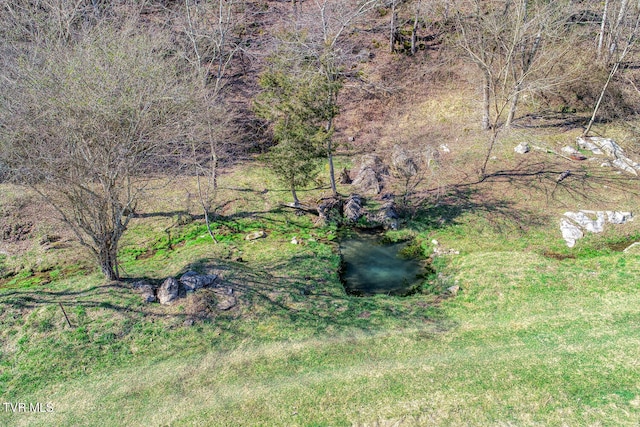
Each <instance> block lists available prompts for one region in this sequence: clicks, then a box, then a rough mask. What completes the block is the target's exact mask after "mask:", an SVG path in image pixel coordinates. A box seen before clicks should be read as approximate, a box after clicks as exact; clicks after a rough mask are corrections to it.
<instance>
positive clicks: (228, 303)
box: [216, 295, 238, 311]
mask: <svg viewBox="0 0 640 427" xmlns="http://www.w3.org/2000/svg"><path fill="white" fill-rule="evenodd" d="M237 304H238V300H237V299H236V297H234V296H232V295H226V296H225V297H223V298H221V299H220V302H218V304H217V305H216V308H217V309H218V310H221V311H226V310H230V309H232V308H233V307H235V306H236V305H237Z"/></svg>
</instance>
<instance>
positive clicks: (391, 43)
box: [389, 0, 398, 53]
mask: <svg viewBox="0 0 640 427" xmlns="http://www.w3.org/2000/svg"><path fill="white" fill-rule="evenodd" d="M396 19H397V14H396V0H392V2H391V23H390V25H389V26H390V29H389V52H391V53H394V52H395V51H396V48H395V44H396V39H397V38H398V35H397V33H398V30H397V28H396Z"/></svg>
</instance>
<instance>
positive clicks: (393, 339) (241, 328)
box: [0, 131, 640, 426]
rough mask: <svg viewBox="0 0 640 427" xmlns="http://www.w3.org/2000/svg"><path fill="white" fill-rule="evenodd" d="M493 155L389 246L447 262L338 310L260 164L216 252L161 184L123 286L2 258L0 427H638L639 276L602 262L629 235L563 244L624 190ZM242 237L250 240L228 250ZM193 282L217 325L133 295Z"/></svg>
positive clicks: (337, 288)
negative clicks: (403, 244)
mask: <svg viewBox="0 0 640 427" xmlns="http://www.w3.org/2000/svg"><path fill="white" fill-rule="evenodd" d="M521 132H523V131H521ZM511 138H512V140H509V139H505V141H510V143H511V142H514V143H515V142H517V141H518V140H520V138H521V135H519V134H516V135H515V136H514V135H511ZM540 138H541V139H543V137H540ZM543 142H544V141H543ZM548 143H549V144H555V143H553V142H548ZM541 144H542V142H541ZM476 148H477V149H478V150H480V151H481V150H482V149H483V145H482V143H481V141H480V142H477V147H476ZM556 148H557V147H556ZM452 149H453V150H455V149H456V147H455V146H453V145H452ZM496 154H497V155H498V156H499V157H500V158H501V159H506V160H504V164H500V165H493V166H491V169H490V171H493V174H492V175H490V176H489V177H487V178H486V179H485V180H483V181H479V182H473V180H467V181H466V183H465V181H464V180H462V179H460V180H459V181H455V179H458V178H460V176H457V178H456V170H459V169H461V168H462V167H463V166H465V165H466V162H467V161H468V159H469V158H475V159H477V158H479V156H478V155H477V153H475V154H474V153H471V154H469V153H466V152H463V153H462V154H461V155H460V157H459V158H458V160H456V161H455V162H458V163H455V162H454V164H453V165H452V168H450V169H448V170H446V171H443V173H442V174H441V175H442V176H443V177H445V178H446V179H447V180H452V182H460V181H462V182H463V183H462V184H459V185H457V186H449V187H446V188H443V189H442V192H441V196H440V198H438V199H437V200H427V201H426V202H424V203H423V204H422V205H421V206H420V208H419V209H417V210H415V211H413V212H410V215H409V216H408V219H407V221H406V222H405V223H404V228H403V230H401V231H399V232H395V234H394V233H390V235H389V237H390V238H391V239H394V238H398V237H399V236H400V237H406V236H413V238H415V240H416V242H417V243H418V244H419V245H420V247H421V248H422V250H423V251H424V254H425V255H428V254H430V253H431V252H433V247H434V245H433V243H432V240H434V239H435V240H437V241H438V242H439V244H440V245H441V246H442V247H444V248H447V249H452V250H454V251H455V252H456V253H455V254H453V255H446V256H441V257H438V258H436V260H435V261H434V267H435V268H436V271H437V275H436V276H434V277H431V278H430V279H429V280H428V281H427V282H425V286H424V289H425V292H423V293H418V294H415V295H412V296H409V297H404V298H402V297H389V296H383V295H379V296H375V297H366V298H359V297H355V296H350V295H347V294H346V293H345V292H344V289H343V287H342V284H341V283H340V280H339V274H338V272H339V267H340V257H339V255H338V254H337V253H336V243H335V242H336V239H337V236H338V230H337V229H336V228H335V227H325V228H319V227H315V226H314V225H313V217H312V216H310V215H305V216H297V215H295V213H294V212H292V211H291V210H290V209H287V208H283V207H282V206H281V205H282V203H284V202H287V201H288V193H287V192H286V191H281V190H279V189H278V186H277V184H276V183H275V182H274V181H273V177H272V176H271V175H270V174H269V173H267V172H266V171H265V170H264V169H263V168H261V167H257V166H255V167H254V166H251V167H250V168H243V169H237V170H234V171H228V172H227V173H226V174H225V176H224V180H223V183H222V184H221V190H220V193H219V200H220V201H221V202H220V206H219V208H218V213H219V214H220V217H219V218H217V220H216V221H215V223H214V229H215V234H216V237H217V240H218V243H217V244H216V243H214V242H212V240H211V238H210V237H209V235H208V234H207V232H206V229H205V227H204V226H203V224H202V221H201V220H199V219H198V218H197V215H198V214H199V212H198V210H197V204H194V203H193V198H192V196H193V183H192V182H190V181H189V179H187V178H185V179H184V180H183V181H174V182H173V183H172V184H171V186H169V187H159V190H157V193H155V194H153V195H152V197H150V199H149V200H151V201H150V202H148V204H146V205H143V206H142V209H141V214H142V215H141V216H140V217H139V218H136V219H135V220H133V222H132V225H131V227H130V229H129V230H128V231H127V233H126V235H125V237H124V238H123V242H122V247H121V253H120V261H121V267H122V269H123V272H124V276H125V277H126V278H127V280H125V281H123V282H121V283H105V282H104V280H103V279H102V277H101V276H100V275H99V274H97V273H95V272H94V270H92V268H91V267H90V264H88V262H87V260H86V259H83V258H82V257H81V256H79V255H78V253H79V252H78V248H77V247H75V246H73V245H70V246H64V245H61V246H60V247H59V248H57V249H54V250H44V249H42V248H39V246H38V243H37V242H34V243H33V244H32V245H31V246H30V247H26V249H25V252H24V253H25V254H26V256H25V257H24V258H21V257H20V256H17V255H10V254H9V255H4V256H2V257H1V258H0V269H2V270H7V271H9V270H13V271H14V272H16V273H17V274H14V275H8V274H5V273H3V274H4V275H5V277H4V279H2V281H1V282H0V340H1V341H0V344H1V347H0V396H2V399H3V401H2V402H0V404H3V406H0V425H16V426H21V425H42V426H51V425H61V426H62V425H65V426H66V425H68V426H76V425H77V426H90V425H95V426H104V425H107V426H111V425H114V426H117V425H127V426H150V425H172V426H173V425H175V426H181V425H185V426H187V425H198V426H200V425H212V426H218V425H219V426H240V425H242V426H244V425H265V426H270V425H282V426H294V425H301V426H325V425H326V426H343V425H344V426H349V425H363V426H364V425H371V426H397V425H437V426H440V425H452V426H459V425H518V426H520V425H611V426H619V425H638V424H639V423H640V367H639V366H640V356H639V355H640V338H639V336H640V292H639V290H640V289H639V288H640V257H639V256H638V255H633V254H631V253H623V252H621V251H620V250H619V247H621V245H622V246H624V243H626V242H633V241H638V240H640V223H638V222H637V221H636V222H635V223H631V224H627V225H624V226H615V227H614V226H611V227H607V230H606V231H605V233H603V234H602V235H597V236H596V235H590V236H587V237H585V238H584V239H582V240H580V241H579V242H578V244H577V245H576V247H575V248H573V249H569V248H567V247H566V245H565V243H564V241H563V240H562V239H561V238H560V231H559V219H560V216H561V215H562V213H563V212H564V211H566V210H576V209H585V208H586V209H608V208H610V207H612V206H613V207H615V208H616V209H620V210H633V209H634V208H635V206H637V191H636V188H637V181H632V180H626V179H624V177H614V178H615V179H614V178H608V177H607V176H605V175H604V174H603V173H601V172H599V169H597V167H592V168H589V167H584V168H583V169H579V170H576V172H575V176H576V178H575V179H572V180H567V182H566V183H563V184H562V185H558V184H557V183H556V181H555V177H556V175H557V171H562V170H564V169H565V168H566V165H563V164H562V159H558V158H557V157H553V156H551V155H548V154H545V153H539V152H536V153H532V154H531V157H529V158H528V159H529V162H528V163H527V164H523V163H522V161H521V160H520V159H518V158H514V157H513V152H512V147H511V146H510V145H505V146H504V147H503V146H499V147H497V149H496ZM348 162H349V160H348V159H346V158H345V159H338V163H339V164H340V165H342V164H345V165H346V164H348ZM539 164H542V166H539V168H538V166H537V165H539ZM536 168H538V169H536ZM540 168H541V169H540ZM445 178H442V179H445ZM543 178H544V179H543ZM8 189H9V187H7V188H6V189H5V190H7V191H5V194H4V197H5V198H10V197H14V195H12V194H14V193H15V192H16V191H17V190H15V188H12V189H11V192H10V191H8ZM340 190H341V192H343V193H345V194H346V193H348V192H349V189H348V188H346V187H342V188H341V189H340ZM327 193H328V190H327V186H326V182H320V183H318V188H316V189H307V190H305V191H301V192H300V196H301V198H302V199H304V200H307V201H313V200H317V199H318V198H320V197H322V196H324V195H327ZM16 197H17V196H16ZM184 212H189V213H190V214H191V215H192V216H194V217H195V218H194V219H193V221H185V222H181V221H180V215H182V214H183V213H184ZM256 230H264V231H265V232H266V233H267V237H266V238H263V239H258V240H255V241H247V240H245V238H244V237H245V235H246V234H247V233H250V232H252V231H256ZM293 237H296V238H297V239H298V240H301V241H302V244H300V245H293V244H291V243H290V242H291V239H292V238H293ZM36 240H37V239H36ZM189 269H196V270H198V271H201V272H217V273H221V274H223V276H224V283H225V285H226V286H229V287H231V288H233V290H234V295H235V296H236V298H237V304H236V305H235V306H233V307H232V308H231V309H229V310H220V309H217V308H216V307H217V306H216V304H217V303H218V299H219V295H218V294H216V293H214V292H213V291H210V290H202V291H199V292H196V293H194V294H191V295H189V296H187V297H186V298H184V299H180V300H179V301H177V302H176V303H175V304H173V305H171V306H161V305H159V304H144V303H142V301H141V298H140V296H139V295H137V294H136V293H135V292H134V291H133V289H132V287H131V283H132V282H133V281H134V280H136V279H139V278H143V277H146V278H150V279H155V280H161V279H162V278H165V277H167V276H177V275H179V274H181V273H183V272H185V271H187V270H189ZM456 284H457V285H459V286H460V291H459V292H458V293H457V294H456V295H448V294H447V293H446V292H445V291H444V290H445V289H447V288H448V287H450V286H452V285H456ZM60 304H62V307H63V308H64V309H65V312H66V313H67V315H68V317H69V320H70V322H71V325H72V326H71V327H69V326H68V325H67V323H66V320H65V317H64V315H63V313H62V308H61V306H60ZM4 402H7V403H14V404H15V403H19V402H24V403H27V405H28V404H29V403H32V404H35V403H38V402H39V403H41V404H42V408H46V406H45V405H46V404H47V403H50V404H51V405H52V407H53V412H49V413H47V412H44V413H13V412H12V411H11V410H10V407H9V408H8V407H7V406H6V405H4Z"/></svg>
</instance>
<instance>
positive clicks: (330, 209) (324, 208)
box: [318, 197, 342, 225]
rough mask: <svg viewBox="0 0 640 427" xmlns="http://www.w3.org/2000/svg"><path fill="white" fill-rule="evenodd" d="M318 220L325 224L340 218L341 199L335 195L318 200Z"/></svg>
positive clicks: (338, 220) (337, 220)
mask: <svg viewBox="0 0 640 427" xmlns="http://www.w3.org/2000/svg"><path fill="white" fill-rule="evenodd" d="M318 217H319V218H318V222H319V224H320V225H327V224H330V223H332V222H340V221H341V220H342V200H340V199H338V198H336V197H326V198H324V199H320V200H319V201H318Z"/></svg>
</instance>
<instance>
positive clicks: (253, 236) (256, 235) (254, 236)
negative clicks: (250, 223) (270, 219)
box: [244, 230, 267, 240]
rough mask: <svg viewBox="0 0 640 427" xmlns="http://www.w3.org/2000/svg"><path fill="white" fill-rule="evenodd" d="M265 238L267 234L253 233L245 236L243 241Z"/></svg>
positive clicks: (260, 231)
mask: <svg viewBox="0 0 640 427" xmlns="http://www.w3.org/2000/svg"><path fill="white" fill-rule="evenodd" d="M264 237H267V233H265V232H264V231H263V230H258V231H254V232H253V233H249V234H247V235H246V236H245V238H244V240H257V239H262V238H264Z"/></svg>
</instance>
